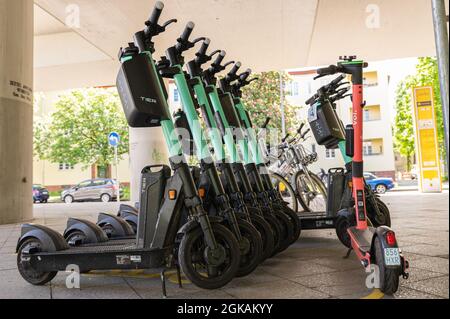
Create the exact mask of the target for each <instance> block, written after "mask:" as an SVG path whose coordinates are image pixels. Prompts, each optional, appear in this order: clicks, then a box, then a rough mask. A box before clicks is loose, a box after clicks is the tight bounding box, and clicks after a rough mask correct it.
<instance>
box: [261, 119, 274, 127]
mask: <svg viewBox="0 0 450 319" xmlns="http://www.w3.org/2000/svg"><path fill="white" fill-rule="evenodd" d="M271 120H272V118H270V117H268V118H266V121H265V122H264V124H263V126H262V129H266V128H267V125H269V123H270V121H271Z"/></svg>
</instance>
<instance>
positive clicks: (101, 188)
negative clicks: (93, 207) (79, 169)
mask: <svg viewBox="0 0 450 319" xmlns="http://www.w3.org/2000/svg"><path fill="white" fill-rule="evenodd" d="M122 195H123V190H122V189H120V187H119V185H118V184H117V181H115V180H113V179H110V178H97V179H90V180H86V181H84V182H81V183H80V184H78V185H76V186H73V187H71V188H69V189H66V190H64V191H63V192H62V193H61V200H62V201H63V202H65V203H66V204H70V203H72V202H77V201H79V202H84V201H94V200H101V201H102V202H104V203H107V202H110V201H112V200H117V196H122Z"/></svg>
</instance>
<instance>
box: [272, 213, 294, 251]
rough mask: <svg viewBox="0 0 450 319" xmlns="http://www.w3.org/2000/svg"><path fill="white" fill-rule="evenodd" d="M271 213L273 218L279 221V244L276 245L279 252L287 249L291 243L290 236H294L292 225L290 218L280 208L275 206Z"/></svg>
mask: <svg viewBox="0 0 450 319" xmlns="http://www.w3.org/2000/svg"><path fill="white" fill-rule="evenodd" d="M274 208H275V207H274ZM273 213H274V216H275V218H276V219H277V220H278V221H279V222H280V225H281V229H282V232H281V240H280V245H279V247H278V252H279V253H280V252H282V251H285V250H286V249H288V248H289V246H290V245H291V243H292V238H293V236H294V225H292V222H291V219H290V218H289V217H288V216H287V215H286V214H285V213H284V212H283V210H282V209H276V208H275V209H274V210H273Z"/></svg>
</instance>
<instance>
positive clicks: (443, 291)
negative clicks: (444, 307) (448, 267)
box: [402, 275, 449, 298]
mask: <svg viewBox="0 0 450 319" xmlns="http://www.w3.org/2000/svg"><path fill="white" fill-rule="evenodd" d="M402 285H403V286H404V287H407V288H410V289H414V290H417V291H420V292H424V293H427V294H432V295H436V296H439V297H443V298H448V297H449V294H448V275H447V276H442V277H435V278H429V279H426V280H420V281H413V282H408V281H406V282H404V283H403V284H402Z"/></svg>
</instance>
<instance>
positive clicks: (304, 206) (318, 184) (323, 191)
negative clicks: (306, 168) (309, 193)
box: [294, 171, 328, 212]
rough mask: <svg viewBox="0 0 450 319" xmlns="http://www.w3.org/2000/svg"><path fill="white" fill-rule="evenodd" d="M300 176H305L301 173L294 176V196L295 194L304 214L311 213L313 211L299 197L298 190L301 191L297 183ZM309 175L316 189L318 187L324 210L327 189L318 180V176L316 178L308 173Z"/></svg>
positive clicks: (311, 173)
mask: <svg viewBox="0 0 450 319" xmlns="http://www.w3.org/2000/svg"><path fill="white" fill-rule="evenodd" d="M301 175H305V173H304V172H303V171H298V172H297V173H296V174H295V179H294V181H295V188H296V191H297V192H296V194H297V200H298V201H299V203H300V205H301V206H302V208H303V209H304V211H305V212H313V210H312V209H311V208H310V207H309V205H308V203H307V202H306V201H305V199H304V198H303V197H302V196H301V195H300V190H301V187H302V185H301V183H300V181H299V178H300V176H301ZM309 175H310V176H311V179H312V182H313V183H315V184H316V186H317V187H319V190H320V192H321V193H322V195H323V196H324V201H325V209H326V204H327V194H328V193H327V187H326V186H325V184H324V183H323V181H322V180H321V179H320V178H319V176H317V175H316V174H314V173H313V172H309Z"/></svg>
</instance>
